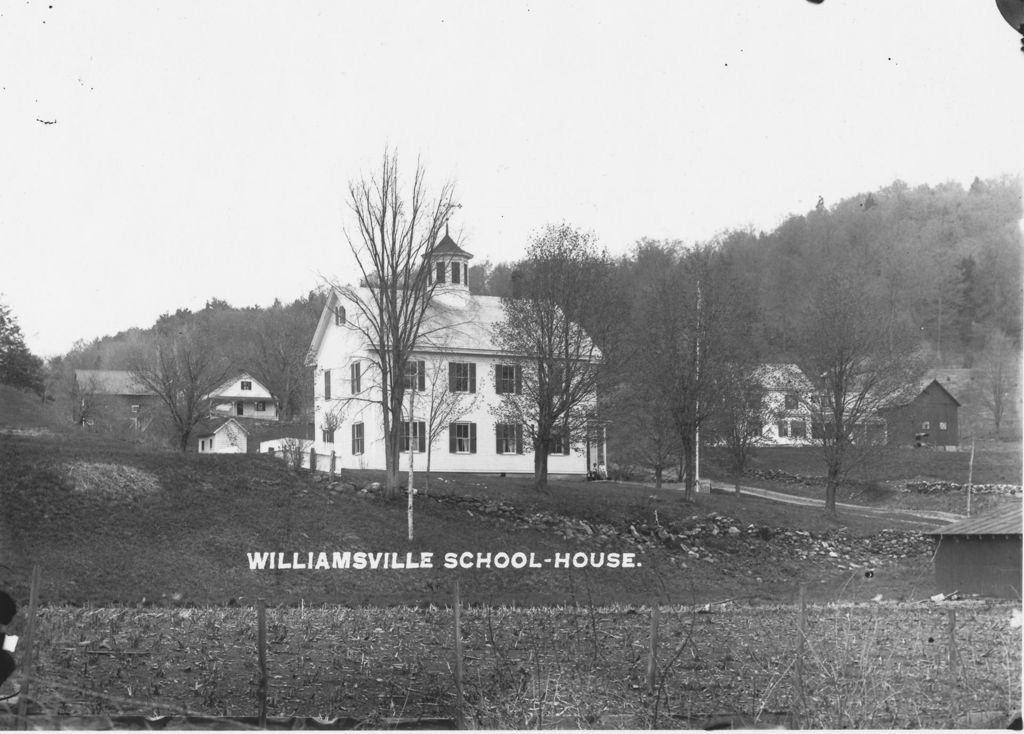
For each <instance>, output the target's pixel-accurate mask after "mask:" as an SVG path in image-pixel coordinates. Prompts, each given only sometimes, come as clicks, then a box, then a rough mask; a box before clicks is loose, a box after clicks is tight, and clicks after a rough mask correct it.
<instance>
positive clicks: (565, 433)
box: [562, 429, 569, 456]
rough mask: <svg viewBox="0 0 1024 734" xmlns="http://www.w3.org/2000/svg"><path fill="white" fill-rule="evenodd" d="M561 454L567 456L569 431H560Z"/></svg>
mask: <svg viewBox="0 0 1024 734" xmlns="http://www.w3.org/2000/svg"><path fill="white" fill-rule="evenodd" d="M562 453H563V454H565V455H566V456H568V455H569V430H568V429H566V430H564V431H562Z"/></svg>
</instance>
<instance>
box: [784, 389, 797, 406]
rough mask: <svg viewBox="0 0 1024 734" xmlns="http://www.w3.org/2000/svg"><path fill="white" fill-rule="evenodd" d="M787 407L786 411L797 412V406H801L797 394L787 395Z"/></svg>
mask: <svg viewBox="0 0 1024 734" xmlns="http://www.w3.org/2000/svg"><path fill="white" fill-rule="evenodd" d="M785 405H786V410H796V408H797V406H799V405H800V398H799V397H798V396H797V394H796V393H795V392H790V393H786V397H785Z"/></svg>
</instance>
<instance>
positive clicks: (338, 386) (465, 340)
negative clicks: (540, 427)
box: [307, 234, 606, 475]
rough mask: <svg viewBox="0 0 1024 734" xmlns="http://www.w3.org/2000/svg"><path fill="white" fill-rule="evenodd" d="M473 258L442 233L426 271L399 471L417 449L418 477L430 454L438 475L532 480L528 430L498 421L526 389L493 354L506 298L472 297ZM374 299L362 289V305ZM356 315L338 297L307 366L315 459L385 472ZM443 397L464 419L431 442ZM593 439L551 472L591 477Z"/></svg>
mask: <svg viewBox="0 0 1024 734" xmlns="http://www.w3.org/2000/svg"><path fill="white" fill-rule="evenodd" d="M471 257H472V255H470V254H469V253H468V252H465V251H464V250H462V249H461V248H459V247H458V246H457V245H456V244H455V242H454V241H453V240H452V239H451V238H450V237H449V236H448V235H447V234H446V235H445V236H444V238H443V239H442V240H441V242H439V243H438V245H437V247H435V248H434V250H433V251H432V253H431V258H430V260H429V261H428V262H427V263H425V267H429V268H430V274H431V280H432V282H434V283H435V291H434V295H433V298H432V300H431V303H430V306H429V307H428V310H427V313H426V315H425V318H424V329H423V330H422V331H421V333H423V334H426V335H427V336H425V337H423V338H422V339H421V346H420V348H418V350H417V351H416V352H415V353H414V354H413V355H412V357H411V359H410V364H409V369H410V372H409V374H408V376H407V384H408V385H409V386H410V387H411V388H412V389H410V390H407V391H406V398H405V400H406V403H407V404H410V403H411V406H412V407H411V410H412V418H413V419H412V421H406V422H405V423H404V426H403V428H404V434H405V439H404V445H403V451H402V454H401V457H400V467H402V468H407V467H408V463H409V449H410V444H411V449H412V452H413V454H415V458H414V462H415V466H416V467H417V468H418V469H424V468H425V467H426V460H427V456H426V454H427V452H428V450H429V451H430V461H431V470H432V471H438V472H478V473H532V472H533V456H532V446H525V445H524V430H523V427H522V426H517V425H512V424H506V423H502V422H500V421H499V420H498V419H497V418H496V417H495V415H494V414H493V412H492V408H494V407H496V406H497V405H498V403H499V401H500V400H501V395H502V393H504V392H514V391H517V390H520V389H521V373H520V372H518V371H519V370H521V369H525V367H523V366H522V365H516V364H513V360H512V359H510V357H509V355H504V354H502V353H501V352H500V351H499V349H498V348H497V346H496V345H495V342H494V339H493V333H494V331H493V330H494V327H495V325H496V324H498V323H499V322H501V321H502V320H503V319H504V309H503V307H502V304H501V299H500V298H496V297H492V296H477V295H472V294H470V292H469V284H468V282H467V280H468V273H469V267H468V261H469V259H470V258H471ZM371 293H372V292H371V291H370V290H369V289H366V288H360V289H357V290H356V294H357V296H358V297H359V298H361V299H364V300H368V299H369V298H370V297H371ZM358 311H359V309H358V308H355V307H354V306H353V304H352V303H351V302H349V301H348V300H347V298H346V297H343V296H341V295H340V294H339V293H337V292H332V293H331V294H330V296H329V297H328V299H327V303H326V305H325V307H324V311H323V313H322V315H321V317H320V321H319V323H318V324H317V327H316V331H315V332H314V335H313V341H312V345H311V347H310V351H309V356H308V358H307V365H309V366H312V367H314V380H315V383H314V421H315V431H314V439H315V443H314V446H315V450H316V453H317V454H321V455H328V456H329V455H330V454H332V453H334V455H335V459H336V465H337V467H338V468H346V469H349V468H350V469H384V468H385V447H384V425H383V415H382V409H381V405H380V402H379V398H380V379H379V373H378V368H377V367H376V364H375V361H374V360H372V359H371V358H370V354H369V345H368V344H367V343H366V341H365V338H364V337H363V335H362V333H361V332H360V330H359V326H360V324H361V319H362V318H363V316H362V314H360V313H358ZM353 312H355V313H353ZM445 390H447V391H448V392H449V395H450V396H454V397H455V399H458V400H459V410H458V411H457V415H454V416H452V417H451V420H445V421H443V422H438V421H436V420H435V421H433V423H435V424H437V425H439V428H438V429H437V430H436V431H435V435H434V436H433V437H431V436H430V435H429V434H430V433H431V431H430V430H429V427H430V425H431V423H432V421H431V406H432V404H433V403H435V401H436V398H437V396H438V395H439V394H440V393H442V392H444V391H445ZM449 399H451V397H449ZM595 435H600V438H595V439H594V440H593V441H591V442H589V444H590V445H587V443H584V444H583V445H570V443H569V441H567V440H563V441H561V442H558V443H557V445H556V446H555V447H554V451H553V453H552V454H551V455H550V456H549V457H548V471H549V473H551V474H571V475H585V474H586V473H587V462H588V457H590V460H591V461H592V462H594V461H599V460H603V458H604V456H605V455H606V454H605V445H604V439H603V431H602V432H601V433H600V434H595ZM431 438H433V440H431Z"/></svg>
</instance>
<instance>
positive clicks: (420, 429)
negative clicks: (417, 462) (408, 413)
mask: <svg viewBox="0 0 1024 734" xmlns="http://www.w3.org/2000/svg"><path fill="white" fill-rule="evenodd" d="M416 432H417V433H418V434H419V435H418V436H417V437H416V443H417V444H419V451H420V453H423V452H424V451H426V450H427V425H426V423H424V422H423V421H416Z"/></svg>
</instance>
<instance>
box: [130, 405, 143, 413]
mask: <svg viewBox="0 0 1024 734" xmlns="http://www.w3.org/2000/svg"><path fill="white" fill-rule="evenodd" d="M141 407H142V406H141V405H133V406H132V412H133V413H138V412H139V409H140V408H141Z"/></svg>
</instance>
